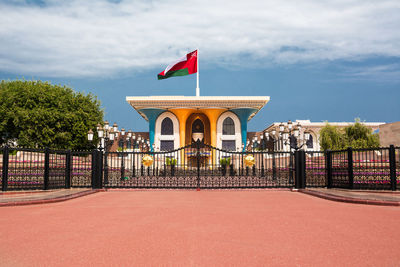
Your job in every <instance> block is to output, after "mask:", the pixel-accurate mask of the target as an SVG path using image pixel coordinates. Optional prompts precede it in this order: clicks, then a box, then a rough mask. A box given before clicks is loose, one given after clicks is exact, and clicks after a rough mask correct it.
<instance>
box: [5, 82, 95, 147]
mask: <svg viewBox="0 0 400 267" xmlns="http://www.w3.org/2000/svg"><path fill="white" fill-rule="evenodd" d="M102 121H103V110H102V109H101V108H100V102H99V101H98V100H97V98H96V97H95V96H94V95H92V94H88V95H85V94H83V93H80V92H74V91H73V90H72V89H71V88H69V87H66V86H60V85H52V84H50V83H49V82H42V81H26V80H15V81H4V80H3V81H1V83H0V143H2V144H4V143H5V142H8V141H9V140H16V141H17V143H18V145H19V146H25V147H51V148H60V149H66V148H70V149H86V148H90V147H92V146H93V145H92V144H91V143H89V142H88V141H87V132H88V131H89V129H95V128H96V125H97V124H98V123H101V122H102ZM94 138H96V137H94ZM94 141H96V140H94Z"/></svg>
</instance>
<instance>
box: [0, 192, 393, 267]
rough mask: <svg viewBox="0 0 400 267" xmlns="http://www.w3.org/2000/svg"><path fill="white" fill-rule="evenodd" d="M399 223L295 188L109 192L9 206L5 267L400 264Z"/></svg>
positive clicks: (0, 239) (0, 241)
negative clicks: (35, 203) (291, 189)
mask: <svg viewBox="0 0 400 267" xmlns="http://www.w3.org/2000/svg"><path fill="white" fill-rule="evenodd" d="M399 221H400V208H399V207H389V206H368V205H358V204H349V203H340V202H332V201H328V200H324V199H319V198H315V197H312V196H309V195H305V194H302V193H299V192H290V191H273V190H243V191H235V190H225V191H224V190H215V191H211V190H209V191H207V190H202V191H200V192H196V191H189V190H187V191H184V190H182V191H179V190H171V191H169V190H160V191H155V190H154V191H151V190H149V191H129V190H127V191H123V190H121V191H108V192H100V193H97V194H92V195H89V196H85V197H81V198H77V199H73V200H69V201H66V202H59V203H52V204H46V205H32V206H17V207H2V208H1V209H0V265H1V266H128V265H135V266H138V265H146V266H232V265H234V266H265V265H270V266H277V265H278V266H343V265H344V266H399V264H400V253H399V250H400V231H399V230H398V226H399Z"/></svg>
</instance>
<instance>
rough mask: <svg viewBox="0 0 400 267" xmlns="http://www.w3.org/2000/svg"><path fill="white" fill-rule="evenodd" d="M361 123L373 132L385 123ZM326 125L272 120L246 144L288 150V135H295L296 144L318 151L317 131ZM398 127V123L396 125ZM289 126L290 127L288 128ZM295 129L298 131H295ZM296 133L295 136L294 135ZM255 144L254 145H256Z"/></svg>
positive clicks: (338, 124) (250, 137)
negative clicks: (272, 121) (271, 122)
mask: <svg viewBox="0 0 400 267" xmlns="http://www.w3.org/2000/svg"><path fill="white" fill-rule="evenodd" d="M329 124H330V125H333V126H337V127H341V128H342V127H346V126H349V125H352V124H354V122H329ZM362 124H363V125H365V126H367V127H368V128H370V129H371V130H372V131H373V132H376V131H378V129H379V128H380V127H381V126H382V125H385V123H384V122H363V123H362ZM325 125H326V123H325V122H311V121H310V120H296V121H293V122H291V121H288V122H283V123H282V122H274V123H273V124H271V125H270V126H268V127H267V128H265V129H264V130H263V131H260V132H256V133H249V139H248V140H247V145H248V146H251V147H252V146H254V144H255V143H257V144H258V145H260V146H263V145H264V147H266V148H268V149H269V150H280V151H289V150H290V145H289V144H290V141H289V137H290V136H292V137H296V141H295V142H296V143H297V146H301V145H303V146H302V148H303V149H305V150H309V151H311V150H314V151H319V150H320V145H319V138H320V135H319V131H320V130H321V128H322V127H324V126H325ZM398 127H399V128H400V125H399V126H398ZM289 128H291V129H289ZM296 129H297V130H298V132H297V133H296ZM296 135H297V136H296ZM257 144H256V146H257Z"/></svg>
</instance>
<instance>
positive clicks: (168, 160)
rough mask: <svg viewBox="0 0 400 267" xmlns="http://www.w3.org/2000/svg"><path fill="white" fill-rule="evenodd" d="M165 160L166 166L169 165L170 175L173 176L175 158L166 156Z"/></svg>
mask: <svg viewBox="0 0 400 267" xmlns="http://www.w3.org/2000/svg"><path fill="white" fill-rule="evenodd" d="M165 161H166V162H165V163H166V164H167V166H171V176H174V175H175V165H176V162H177V161H176V159H175V158H167V159H166V160H165Z"/></svg>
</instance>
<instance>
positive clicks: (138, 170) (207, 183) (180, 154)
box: [104, 143, 294, 188]
mask: <svg viewBox="0 0 400 267" xmlns="http://www.w3.org/2000/svg"><path fill="white" fill-rule="evenodd" d="M247 155H251V156H252V157H253V158H254V160H255V164H254V165H252V166H250V165H246V162H245V161H246V156H247ZM148 156H150V157H151V158H152V162H151V163H150V164H148V166H146V163H145V160H146V157H148ZM293 171H294V170H293V154H292V153H290V152H275V153H268V152H246V153H243V152H232V151H225V150H221V149H218V148H215V147H212V146H209V145H204V144H200V143H198V144H196V143H195V144H192V145H188V146H185V147H182V148H179V149H176V150H172V151H168V152H150V153H149V152H107V153H105V158H104V186H105V187H133V188H265V187H290V186H293V183H294V180H293Z"/></svg>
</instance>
